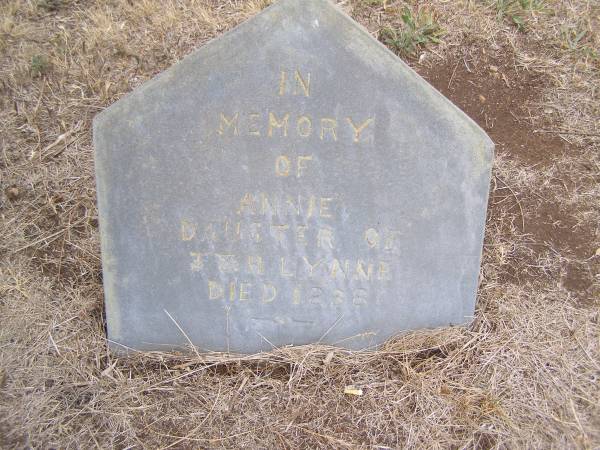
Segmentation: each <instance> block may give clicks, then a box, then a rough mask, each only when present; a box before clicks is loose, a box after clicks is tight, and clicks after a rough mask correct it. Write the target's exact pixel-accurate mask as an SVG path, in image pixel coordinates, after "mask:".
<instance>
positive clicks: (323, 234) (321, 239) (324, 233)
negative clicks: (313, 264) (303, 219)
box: [317, 228, 333, 249]
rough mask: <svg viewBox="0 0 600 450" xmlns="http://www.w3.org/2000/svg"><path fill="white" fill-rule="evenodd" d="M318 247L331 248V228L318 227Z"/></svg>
mask: <svg viewBox="0 0 600 450" xmlns="http://www.w3.org/2000/svg"><path fill="white" fill-rule="evenodd" d="M317 242H318V247H320V248H330V249H331V248H333V230H331V229H329V228H319V232H318V233H317Z"/></svg>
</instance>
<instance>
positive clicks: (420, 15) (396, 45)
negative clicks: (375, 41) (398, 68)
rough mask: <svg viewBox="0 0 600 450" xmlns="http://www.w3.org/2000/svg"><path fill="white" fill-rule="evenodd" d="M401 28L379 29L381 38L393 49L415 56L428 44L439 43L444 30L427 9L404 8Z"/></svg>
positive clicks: (396, 51)
mask: <svg viewBox="0 0 600 450" xmlns="http://www.w3.org/2000/svg"><path fill="white" fill-rule="evenodd" d="M401 19H402V25H401V27H400V28H398V29H396V28H392V27H389V26H388V27H384V28H382V29H381V30H380V31H379V40H380V41H381V42H383V43H384V44H385V45H387V46H388V48H390V49H391V50H392V51H394V52H395V53H398V54H400V55H403V56H415V55H416V54H417V52H418V51H419V50H420V49H422V48H423V47H425V46H426V45H428V44H438V43H439V42H441V37H442V36H443V35H444V30H443V29H442V28H441V27H440V25H439V24H438V23H437V21H436V20H435V16H434V15H433V13H431V12H429V11H427V10H424V9H423V10H416V11H413V10H411V9H409V8H404V10H403V11H402V13H401Z"/></svg>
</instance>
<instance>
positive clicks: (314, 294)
mask: <svg viewBox="0 0 600 450" xmlns="http://www.w3.org/2000/svg"><path fill="white" fill-rule="evenodd" d="M322 295H323V289H321V288H320V287H317V286H315V287H312V288H310V297H309V299H308V301H309V302H310V303H320V302H321V296H322Z"/></svg>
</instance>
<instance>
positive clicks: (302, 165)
mask: <svg viewBox="0 0 600 450" xmlns="http://www.w3.org/2000/svg"><path fill="white" fill-rule="evenodd" d="M312 159H313V157H312V155H310V156H298V173H297V177H298V178H300V177H301V176H302V175H304V169H306V168H307V167H308V165H307V163H308V161H312Z"/></svg>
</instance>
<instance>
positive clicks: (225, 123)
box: [217, 113, 239, 136]
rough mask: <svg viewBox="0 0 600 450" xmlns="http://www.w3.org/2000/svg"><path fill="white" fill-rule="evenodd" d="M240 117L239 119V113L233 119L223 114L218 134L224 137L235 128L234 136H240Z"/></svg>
mask: <svg viewBox="0 0 600 450" xmlns="http://www.w3.org/2000/svg"><path fill="white" fill-rule="evenodd" d="M238 117H239V114H238V113H235V114H234V115H233V117H231V118H229V117H227V116H226V115H225V114H223V113H221V121H220V123H219V129H218V130H217V133H219V134H220V135H221V136H223V135H225V133H226V131H227V130H229V129H230V128H233V135H234V136H238V135H239V131H238Z"/></svg>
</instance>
